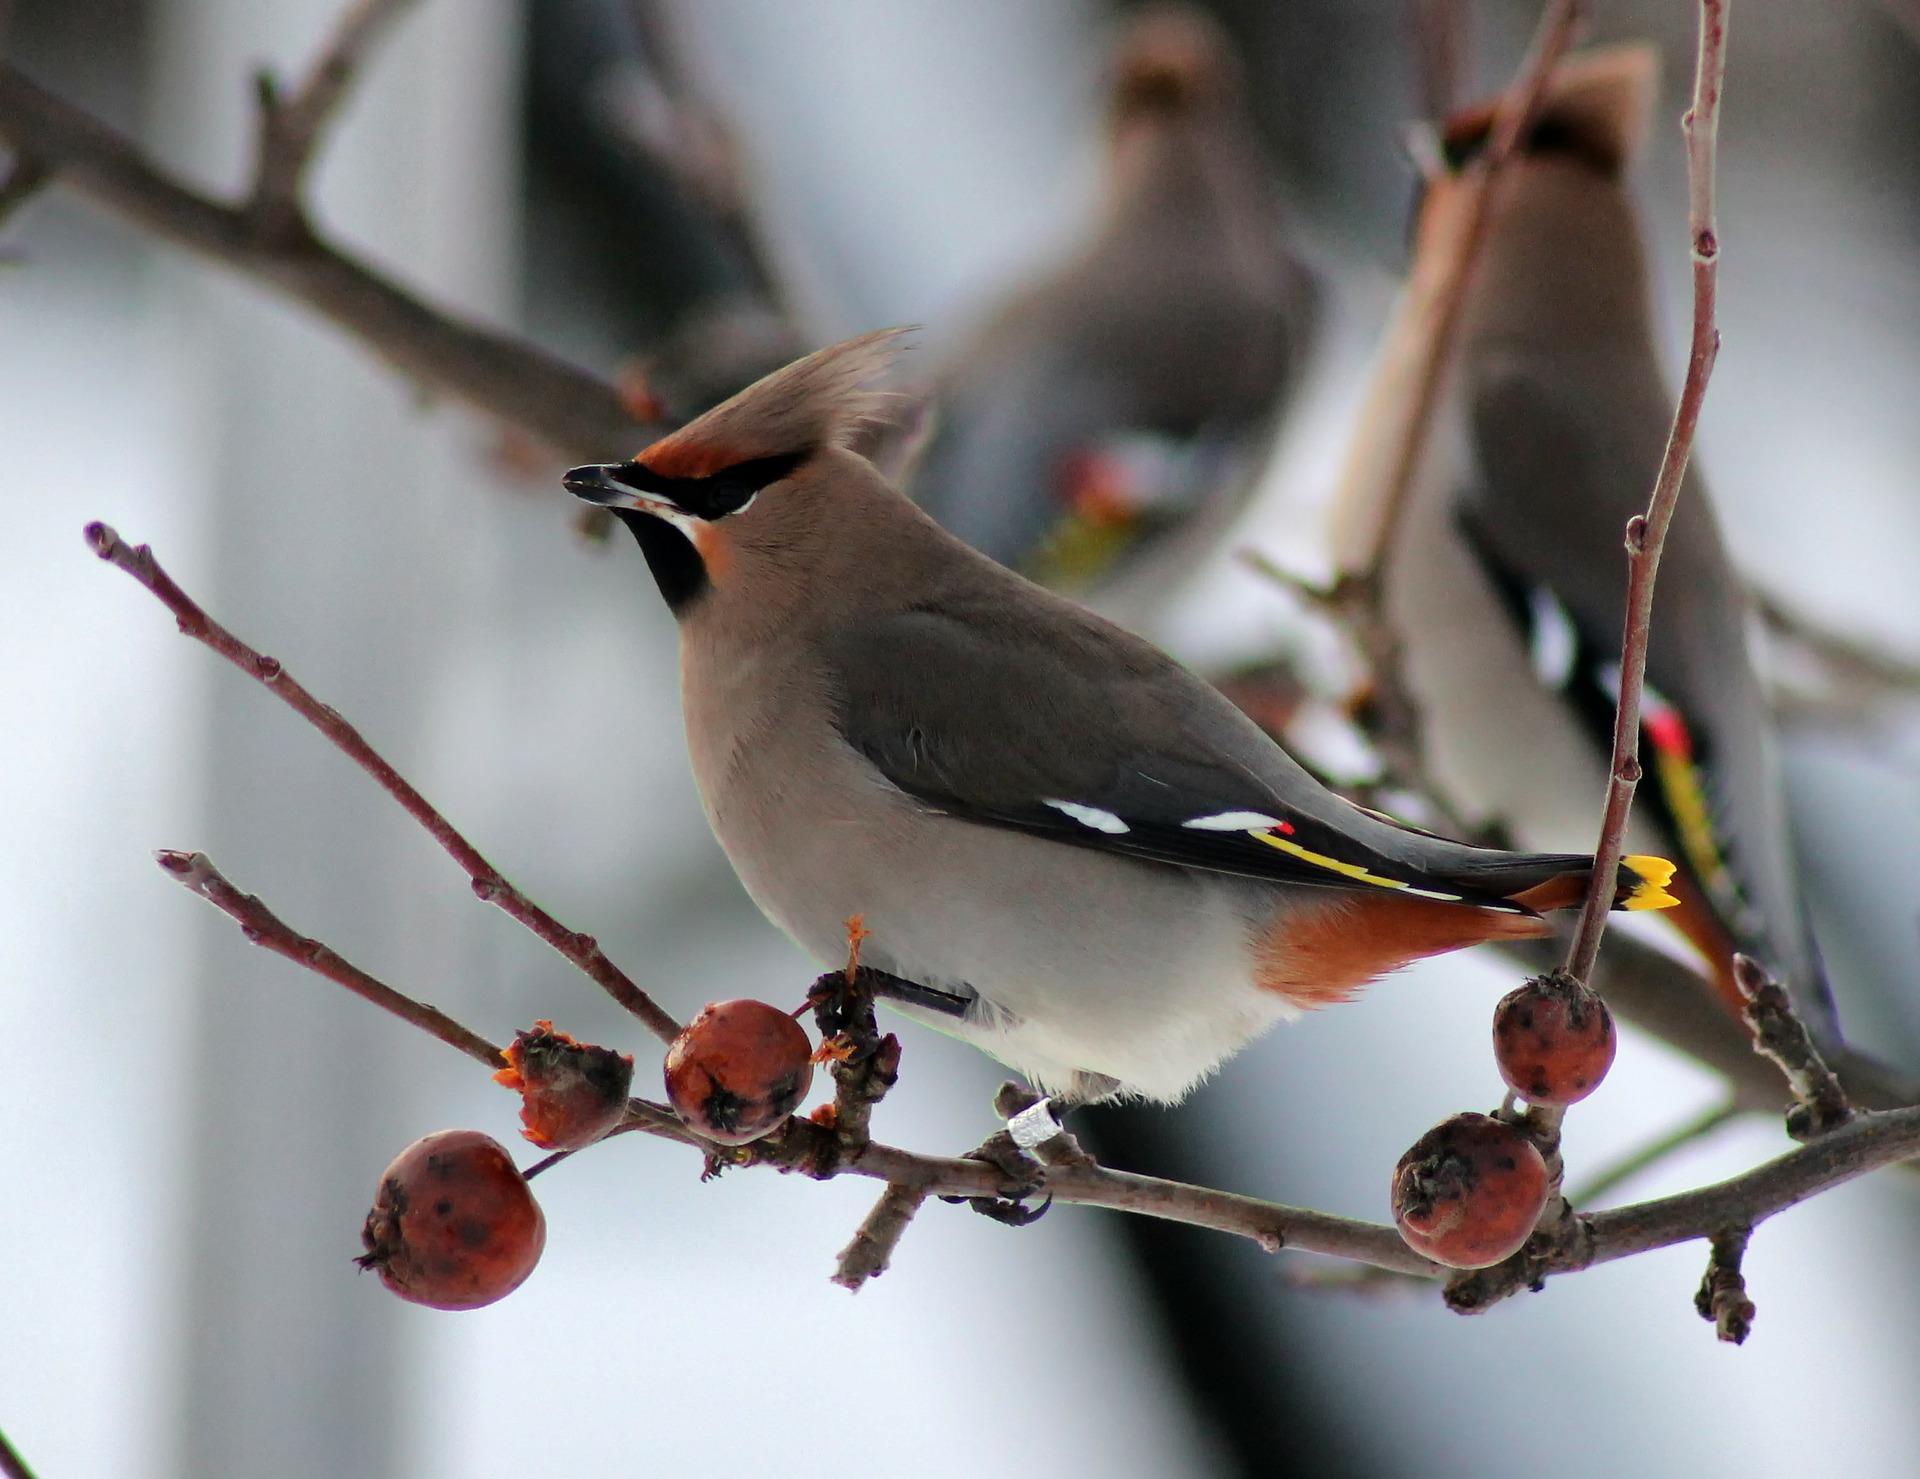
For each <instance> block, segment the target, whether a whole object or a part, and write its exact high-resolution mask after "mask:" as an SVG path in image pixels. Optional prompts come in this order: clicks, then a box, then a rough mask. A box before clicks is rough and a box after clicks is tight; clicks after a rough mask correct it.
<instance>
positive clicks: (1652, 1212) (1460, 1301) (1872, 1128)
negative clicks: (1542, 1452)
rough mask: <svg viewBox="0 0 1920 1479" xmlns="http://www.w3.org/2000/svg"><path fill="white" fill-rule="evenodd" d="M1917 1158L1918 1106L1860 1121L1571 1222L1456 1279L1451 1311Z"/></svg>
mask: <svg viewBox="0 0 1920 1479" xmlns="http://www.w3.org/2000/svg"><path fill="white" fill-rule="evenodd" d="M1915 1156H1920V1108H1914V1109H1895V1110H1889V1111H1888V1112H1886V1113H1884V1114H1856V1115H1855V1116H1854V1117H1853V1119H1851V1120H1850V1121H1848V1122H1847V1123H1846V1124H1845V1125H1842V1126H1841V1127H1840V1128H1839V1129H1837V1130H1835V1131H1833V1132H1832V1133H1831V1134H1828V1135H1823V1136H1821V1137H1820V1138H1819V1139H1818V1140H1814V1141H1811V1142H1810V1143H1808V1144H1806V1145H1802V1146H1800V1147H1799V1148H1798V1149H1795V1150H1792V1151H1789V1152H1788V1153H1787V1154H1785V1155H1783V1156H1779V1157H1777V1158H1776V1159H1774V1160H1771V1161H1768V1162H1767V1163H1766V1164H1765V1165H1762V1166H1758V1167H1756V1168H1755V1169H1753V1170H1751V1171H1747V1172H1744V1173H1743V1174H1741V1175H1739V1176H1733V1177H1729V1178H1728V1179H1727V1180H1725V1181H1719V1182H1715V1183H1714V1184H1713V1185H1711V1186H1703V1187H1700V1188H1698V1189H1697V1190H1694V1191H1687V1192H1681V1193H1679V1194H1678V1195H1676V1196H1670V1197H1662V1198H1660V1199H1658V1200H1656V1201H1651V1202H1638V1203H1635V1204H1634V1205H1632V1206H1629V1207H1615V1208H1611V1209H1609V1210H1607V1211H1604V1212H1592V1213H1586V1214H1581V1215H1576V1216H1573V1217H1569V1218H1567V1219H1565V1221H1564V1222H1562V1223H1561V1224H1559V1225H1558V1226H1557V1227H1553V1228H1543V1229H1542V1231H1541V1232H1537V1233H1535V1234H1534V1241H1533V1242H1531V1243H1529V1244H1528V1245H1527V1247H1526V1248H1524V1249H1522V1250H1521V1252H1520V1253H1519V1254H1518V1255H1516V1256H1515V1257H1513V1258H1510V1259H1508V1260H1507V1261H1506V1262H1505V1263H1502V1264H1497V1265H1495V1266H1494V1267H1493V1268H1487V1269H1481V1270H1480V1271H1479V1272H1477V1273H1474V1274H1471V1275H1468V1276H1466V1277H1464V1278H1457V1279H1455V1280H1454V1281H1453V1282H1452V1283H1451V1284H1449V1285H1448V1287H1447V1305H1448V1307H1449V1308H1451V1309H1453V1310H1456V1311H1458V1312H1459V1313H1461V1314H1478V1313H1480V1312H1481V1311H1482V1310H1485V1309H1489V1308H1491V1307H1492V1306H1493V1305H1495V1304H1497V1303H1499V1302H1500V1301H1501V1300H1503V1299H1505V1298H1507V1297H1508V1296H1509V1295H1512V1294H1517V1293H1518V1292H1519V1291H1520V1290H1522V1289H1528V1288H1536V1287H1538V1286H1539V1285H1540V1284H1541V1283H1542V1282H1543V1281H1544V1280H1545V1279H1546V1278H1548V1277H1549V1276H1550V1275H1554V1274H1564V1273H1573V1272H1576V1271H1578V1270H1580V1269H1584V1268H1591V1267H1592V1266H1594V1265H1595V1264H1600V1263H1613V1262H1615V1261H1616V1260H1618V1259H1622V1258H1631V1257H1633V1256H1634V1255H1635V1254H1637V1253H1646V1252H1650V1251H1651V1250H1653V1249H1655V1248H1669V1247H1672V1246H1673V1245H1674V1244H1676V1243H1691V1242H1695V1241H1697V1240H1699V1239H1701V1238H1711V1237H1713V1236H1714V1235H1715V1234H1717V1233H1719V1232H1721V1231H1724V1230H1725V1229H1727V1228H1729V1227H1747V1228H1752V1227H1757V1226H1758V1225H1759V1224H1760V1223H1762V1222H1764V1221H1765V1220H1766V1219H1767V1218H1769V1217H1772V1216H1775V1215H1776V1214H1778V1213H1780V1212H1784V1211H1786V1209H1787V1208H1789V1207H1792V1206H1796V1205H1798V1204H1799V1203H1801V1202H1804V1201H1806V1200H1807V1198H1809V1197H1812V1196H1817V1195H1818V1194H1819V1193H1821V1192H1823V1191H1826V1190H1828V1189H1830V1188H1832V1187H1835V1186H1838V1185H1840V1184H1841V1183H1842V1182H1846V1181H1851V1180H1853V1179H1854V1178H1855V1177H1856V1176H1861V1175H1864V1174H1865V1173H1866V1172H1868V1171H1874V1170H1878V1169H1879V1168H1880V1167H1882V1166H1890V1165H1893V1164H1894V1163H1896V1162H1899V1161H1905V1160H1911V1159H1913V1158H1914V1157H1915Z"/></svg>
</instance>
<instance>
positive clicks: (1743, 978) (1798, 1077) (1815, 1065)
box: [1733, 955, 1854, 1140]
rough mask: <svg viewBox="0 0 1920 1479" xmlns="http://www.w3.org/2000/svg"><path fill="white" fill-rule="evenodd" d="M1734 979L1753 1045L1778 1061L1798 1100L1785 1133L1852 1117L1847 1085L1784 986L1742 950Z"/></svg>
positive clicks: (1814, 1132)
mask: <svg viewBox="0 0 1920 1479" xmlns="http://www.w3.org/2000/svg"><path fill="white" fill-rule="evenodd" d="M1733 979H1734V983H1735V984H1736V985H1737V986H1739V988H1740V994H1741V995H1742V996H1744V997H1746V999H1747V1005H1746V1010H1745V1013H1744V1015H1745V1017H1746V1019H1747V1026H1748V1027H1749V1028H1751V1029H1752V1031H1753V1047H1754V1051H1755V1052H1757V1053H1759V1054H1760V1055H1761V1056H1762V1057H1765V1058H1770V1059H1772V1060H1773V1062H1774V1063H1776V1064H1778V1065H1779V1068H1780V1071H1781V1072H1782V1073H1783V1074H1785V1075H1786V1078H1787V1083H1788V1085H1789V1086H1790V1087H1791V1088H1792V1090H1793V1097H1794V1100H1795V1101H1796V1102H1795V1103H1794V1106H1793V1108H1792V1109H1791V1110H1789V1111H1788V1112H1787V1133H1788V1134H1789V1135H1791V1136H1793V1138H1794V1139H1795V1140H1811V1139H1813V1138H1815V1137H1816V1136H1819V1135H1825V1134H1827V1133H1828V1132H1829V1131H1831V1130H1836V1129H1838V1128H1839V1127H1840V1126H1841V1125H1844V1124H1845V1123H1846V1122H1847V1121H1848V1120H1850V1119H1852V1118H1853V1114H1854V1110H1853V1104H1852V1103H1851V1101H1849V1100H1848V1098H1847V1091H1846V1090H1845V1089H1844V1088H1842V1087H1841V1086H1840V1080H1839V1078H1838V1077H1836V1076H1835V1074H1834V1072H1833V1070H1832V1069H1831V1068H1829V1067H1828V1066H1827V1061H1826V1059H1824V1058H1822V1057H1821V1056H1820V1050H1819V1049H1818V1048H1817V1047H1815V1046H1814V1044H1813V1036H1812V1034H1811V1033H1809V1032H1808V1031H1807V1026H1806V1024H1805V1023H1804V1022H1802V1021H1801V1020H1800V1017H1799V1014H1798V1013H1796V1012H1795V1011H1794V1009H1793V1000H1792V998H1791V997H1789V996H1788V995H1787V991H1786V988H1785V987H1784V986H1782V985H1781V984H1780V983H1779V982H1778V981H1776V980H1774V979H1773V978H1772V977H1771V976H1769V975H1768V974H1767V973H1766V971H1765V970H1764V969H1763V968H1762V967H1761V966H1760V964H1759V963H1758V962H1757V961H1754V960H1752V959H1750V958H1749V957H1747V956H1745V955H1736V956H1734V958H1733Z"/></svg>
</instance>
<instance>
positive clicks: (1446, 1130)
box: [1393, 1114, 1547, 1268]
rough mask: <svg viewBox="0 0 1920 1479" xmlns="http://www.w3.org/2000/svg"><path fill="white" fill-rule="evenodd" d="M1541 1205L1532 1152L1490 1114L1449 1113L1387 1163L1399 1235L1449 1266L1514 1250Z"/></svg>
mask: <svg viewBox="0 0 1920 1479" xmlns="http://www.w3.org/2000/svg"><path fill="white" fill-rule="evenodd" d="M1546 1205H1547V1164H1546V1162H1545V1161H1543V1160H1541V1159H1540V1152H1539V1151H1538V1150H1536V1149H1534V1145H1533V1142H1532V1141H1531V1140H1529V1139H1528V1138H1527V1137H1526V1136H1525V1135H1523V1134H1521V1133H1520V1131H1518V1130H1516V1129H1515V1128H1514V1127H1513V1126H1512V1125H1509V1124H1506V1123H1505V1122H1504V1121H1501V1120H1497V1119H1494V1118H1493V1117H1492V1116H1491V1115H1485V1114H1456V1115H1455V1116H1454V1117H1453V1118H1452V1119H1450V1120H1446V1121H1444V1122H1442V1123H1441V1124H1439V1125H1436V1126H1435V1127H1434V1128H1433V1129H1431V1130H1429V1131H1427V1133H1426V1134H1425V1135H1422V1136H1421V1137H1420V1139H1419V1141H1418V1142H1417V1143H1416V1144H1415V1145H1414V1147H1413V1149H1412V1150H1409V1151H1408V1152H1407V1153H1406V1154H1405V1155H1403V1156H1401V1157H1400V1163H1399V1164H1398V1165H1397V1166H1395V1167H1394V1168H1393V1220H1394V1222H1395V1223H1396V1224H1397V1225H1398V1226H1399V1229H1400V1236H1401V1237H1403V1238H1405V1239H1406V1240H1407V1246H1408V1247H1410V1248H1412V1249H1413V1250H1414V1251H1415V1252H1416V1253H1424V1254H1425V1255H1426V1256H1427V1257H1429V1258H1431V1259H1433V1260H1434V1261H1435V1262H1436V1263H1444V1264H1446V1265H1447V1266H1448V1267H1450V1268H1486V1267H1487V1266H1489V1265H1490V1264H1495V1263H1498V1262H1500V1261H1501V1260H1502V1259H1503V1258H1506V1257H1507V1256H1509V1255H1510V1254H1512V1253H1515V1252H1518V1251H1519V1249H1520V1247H1521V1245H1522V1244H1523V1243H1525V1242H1526V1241H1527V1237H1528V1235H1529V1234H1531V1233H1532V1231H1533V1227H1534V1224H1535V1223H1536V1222H1538V1221H1539V1220H1540V1212H1541V1209H1542V1208H1544V1207H1545V1206H1546Z"/></svg>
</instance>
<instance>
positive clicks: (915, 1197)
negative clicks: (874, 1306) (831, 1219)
mask: <svg viewBox="0 0 1920 1479" xmlns="http://www.w3.org/2000/svg"><path fill="white" fill-rule="evenodd" d="M926 1199H927V1194H926V1192H924V1191H922V1190H919V1189H918V1188H915V1187H911V1186H891V1185H890V1186H888V1187H887V1189H886V1190H885V1191H883V1192H881V1193H880V1200H879V1201H877V1202H875V1203H874V1204H873V1210H872V1211H871V1212H869V1213H868V1214H867V1219H866V1221H865V1222H862V1223H861V1224H860V1226H859V1228H858V1229H857V1230H856V1231H855V1232H854V1235H853V1241H852V1242H851V1243H848V1244H847V1246H846V1247H844V1248H842V1249H841V1250H840V1260H839V1263H838V1265H837V1266H836V1267H835V1269H834V1274H833V1282H834V1283H836V1284H838V1285H839V1286H840V1287H841V1288H842V1289H845V1290H846V1291H847V1292H848V1293H849V1294H858V1293H859V1292H860V1289H861V1286H862V1285H864V1284H865V1283H866V1282H867V1280H868V1279H877V1278H879V1277H880V1275H882V1274H884V1273H885V1272H886V1271H887V1267H888V1265H889V1263H890V1262H891V1261H892V1259H893V1250H894V1249H895V1248H897V1247H898V1246H899V1245H900V1237H901V1234H903V1233H904V1232H906V1230H907V1224H908V1223H910V1222H912V1221H913V1218H914V1214H915V1213H916V1212H918V1211H919V1210H920V1207H921V1205H922V1204H923V1203H924V1202H925V1201H926Z"/></svg>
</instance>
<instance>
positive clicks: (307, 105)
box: [248, 0, 413, 239]
mask: <svg viewBox="0 0 1920 1479" xmlns="http://www.w3.org/2000/svg"><path fill="white" fill-rule="evenodd" d="M412 3H413V0H350V3H349V4H348V5H347V7H346V9H345V10H343V11H342V12H341V13H340V17H339V19H338V20H337V21H336V22H335V23H334V28H333V33H332V34H331V35H330V36H329V37H328V38H327V41H326V43H325V45H323V46H322V47H321V48H320V54H319V55H318V56H317V57H315V58H314V61H313V65H312V66H311V67H310V68H309V69H308V71H307V75H306V77H305V78H304V79H303V80H302V81H301V83H300V85H299V87H298V88H296V89H295V90H294V91H293V92H292V93H291V94H289V95H282V93H281V92H280V89H279V87H278V85H277V84H276V83H275V81H274V78H273V75H272V73H270V72H265V71H263V72H261V73H260V74H259V76H258V77H256V78H255V89H256V93H257V101H258V105H259V113H260V117H259V140H258V154H257V157H256V159H255V163H254V174H253V198H252V200H251V201H250V202H249V204H248V210H249V212H250V214H251V215H252V217H253V222H254V227H255V229H256V230H257V231H258V233H259V234H260V235H261V237H263V238H265V239H273V238H276V237H281V236H289V235H293V236H299V235H304V234H306V230H307V223H306V212H305V206H304V202H303V200H302V190H303V187H304V186H305V183H306V175H307V169H308V167H309V166H310V165H311V164H312V162H313V156H314V151H315V150H316V149H317V148H318V147H319V144H320V140H321V137H322V135H323V134H324V133H325V131H326V128H327V125H328V124H329V123H330V122H331V121H332V119H333V116H334V114H335V113H336V112H337V111H338V110H339V107H340V104H341V102H342V100H344V99H345V97H346V94H347V90H348V88H349V87H351V86H352V84H353V80H354V76H355V74H356V73H357V72H358V70H359V68H360V65H361V63H362V62H363V61H365V59H366V58H367V56H368V54H369V53H370V52H371V51H372V49H373V47H374V46H375V45H376V44H377V43H378V42H379V40H380V38H381V36H382V35H383V34H384V33H385V31H386V30H387V28H388V27H389V26H390V25H392V23H393V22H394V21H396V20H398V19H399V17H400V12H401V11H403V10H405V9H406V8H407V7H408V6H409V5H411V4H412Z"/></svg>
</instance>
